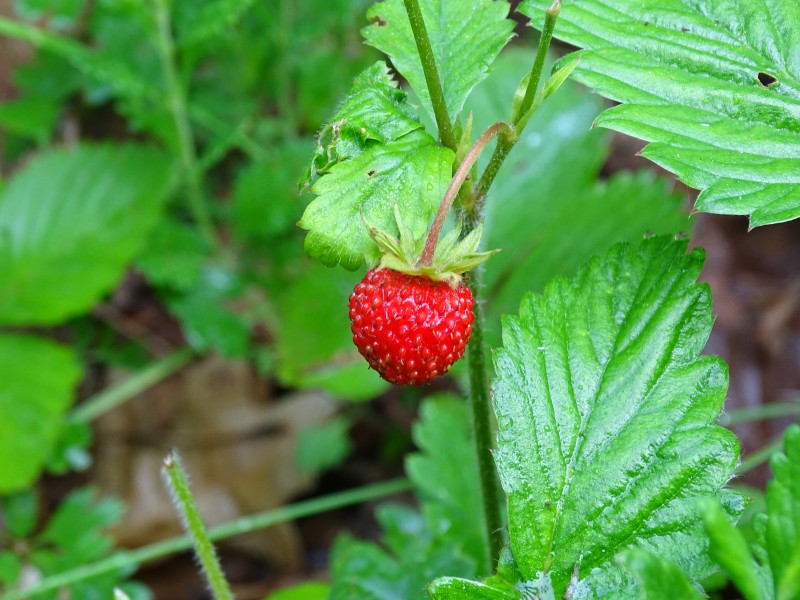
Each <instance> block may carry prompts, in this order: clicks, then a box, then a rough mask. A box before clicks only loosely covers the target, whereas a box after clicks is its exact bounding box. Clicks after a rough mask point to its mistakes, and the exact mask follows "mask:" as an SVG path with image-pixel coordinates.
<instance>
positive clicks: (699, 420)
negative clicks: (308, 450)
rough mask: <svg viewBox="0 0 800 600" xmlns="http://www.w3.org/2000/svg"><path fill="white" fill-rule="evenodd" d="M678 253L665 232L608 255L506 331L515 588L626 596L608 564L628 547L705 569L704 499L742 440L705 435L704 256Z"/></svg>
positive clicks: (512, 319) (708, 362)
mask: <svg viewBox="0 0 800 600" xmlns="http://www.w3.org/2000/svg"><path fill="white" fill-rule="evenodd" d="M685 252H686V243H685V242H675V241H671V240H670V239H669V238H665V237H657V238H650V239H646V240H645V241H644V242H642V243H641V244H639V245H631V244H620V245H617V246H615V247H613V248H612V249H611V250H610V251H609V252H608V253H607V254H606V255H605V256H602V257H598V258H595V259H593V260H592V261H590V262H589V264H588V265H586V266H585V267H584V268H583V269H582V270H581V271H580V272H579V273H578V275H577V276H576V277H575V278H573V279H571V280H566V279H556V280H554V281H551V282H550V283H549V284H548V285H547V287H546V288H545V291H544V293H543V294H541V295H533V294H531V295H528V296H526V297H525V298H524V299H523V301H522V305H521V308H520V313H519V316H508V317H506V318H505V319H504V321H503V348H502V349H500V350H499V351H498V352H497V353H496V355H495V367H496V371H497V379H496V380H495V383H494V404H495V412H496V415H497V421H498V427H499V437H498V450H497V452H496V457H497V464H498V468H499V471H500V475H501V479H502V482H503V487H504V489H505V491H506V493H507V495H508V507H509V529H510V535H511V550H512V552H513V554H514V558H515V560H516V564H517V567H518V569H519V572H520V574H521V576H522V578H523V580H524V581H525V582H531V581H535V580H537V579H538V578H539V577H540V576H541V575H542V574H548V575H549V576H550V577H551V578H552V585H553V590H554V594H555V597H561V596H563V594H564V593H565V591H566V589H567V586H570V588H571V590H572V592H571V594H572V597H573V598H620V599H621V598H630V597H631V594H632V593H634V586H635V584H634V582H633V581H632V580H631V579H630V577H629V576H628V575H627V573H626V572H625V571H623V570H622V569H621V567H620V566H619V565H618V564H617V563H616V562H615V561H614V557H615V555H617V554H618V553H619V552H621V551H623V550H626V549H632V548H637V547H638V548H647V549H650V550H653V551H656V552H658V554H659V555H661V556H662V557H664V558H666V559H669V560H671V561H673V562H676V563H677V564H678V565H679V566H680V567H681V568H682V569H684V570H685V571H686V572H687V573H688V574H689V576H690V577H691V578H692V579H699V578H701V577H703V576H705V575H707V574H708V573H709V572H710V571H711V569H712V565H711V563H710V560H709V558H708V556H707V552H706V540H705V537H704V535H703V531H702V525H701V522H700V518H699V510H698V500H699V499H700V498H702V497H703V496H707V495H714V494H717V493H718V492H719V489H720V488H721V487H722V486H723V485H724V484H725V483H726V482H727V480H728V479H729V478H730V476H731V474H732V472H733V468H734V466H735V464H736V461H737V458H738V443H737V441H736V439H735V437H734V436H733V435H732V434H731V433H730V432H729V431H727V430H725V429H723V428H721V427H718V426H715V425H713V424H712V423H713V422H714V421H715V420H716V418H717V416H718V414H719V411H720V409H721V407H722V402H723V399H724V396H725V390H726V386H727V371H726V367H725V364H724V363H723V362H722V361H720V360H719V359H717V358H713V357H708V356H700V352H701V351H702V349H703V346H704V345H705V342H706V339H707V338H708V334H709V332H710V329H711V322H712V318H711V302H710V296H709V292H708V288H707V287H706V286H704V285H698V284H696V283H695V279H696V277H697V275H698V273H699V271H700V268H701V266H702V262H703V254H702V252H701V251H699V250H695V251H693V252H692V253H690V254H688V255H686V254H685ZM724 500H725V503H726V505H727V506H728V509H729V510H730V511H736V510H737V509H738V508H739V507H738V506H737V500H738V498H737V497H735V496H733V495H727V494H726V495H724ZM464 597H469V596H464Z"/></svg>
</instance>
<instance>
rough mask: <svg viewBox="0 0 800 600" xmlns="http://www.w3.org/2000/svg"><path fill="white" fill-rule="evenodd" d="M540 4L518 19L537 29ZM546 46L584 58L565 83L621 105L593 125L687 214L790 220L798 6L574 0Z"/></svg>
mask: <svg viewBox="0 0 800 600" xmlns="http://www.w3.org/2000/svg"><path fill="white" fill-rule="evenodd" d="M549 5H550V0H525V1H524V2H523V3H522V4H521V5H520V7H519V10H520V11H521V12H523V13H524V14H526V15H528V16H530V17H531V18H532V20H533V23H534V25H536V26H537V27H541V24H542V21H543V14H544V13H543V11H544V9H545V8H547V7H548V6H549ZM555 35H556V37H558V38H560V39H562V40H564V41H566V42H568V43H570V44H573V45H576V46H578V47H581V48H585V50H584V51H582V52H581V59H580V62H579V64H578V67H577V69H576V70H575V76H576V77H577V78H578V79H579V80H580V81H581V82H583V83H585V84H586V85H588V86H590V87H592V88H594V89H595V90H597V91H598V92H599V93H600V94H602V95H604V96H607V97H609V98H611V99H613V100H616V101H619V102H621V103H622V105H621V106H617V107H615V108H612V109H610V110H609V111H607V112H605V113H604V114H603V115H601V116H600V117H599V118H598V120H597V123H598V124H599V125H602V126H604V127H610V128H612V129H616V130H618V131H622V132H624V133H628V134H630V135H633V136H636V137H639V138H642V139H645V140H647V141H649V142H652V143H651V144H650V145H649V146H647V147H646V148H645V149H644V151H643V152H642V153H643V154H644V155H645V156H646V157H648V158H650V159H651V160H653V161H654V162H656V163H657V164H659V165H661V166H663V167H664V168H666V169H668V170H669V171H671V172H673V173H675V174H676V175H677V176H678V177H679V178H680V179H681V180H683V181H684V182H686V183H687V184H688V185H690V186H692V187H695V188H697V189H700V190H702V192H701V194H700V196H699V198H698V200H697V204H696V209H697V210H701V211H705V212H713V213H721V214H737V215H749V216H750V223H751V225H752V226H754V227H755V226H759V225H766V224H769V223H777V222H781V221H787V220H789V219H794V218H797V217H798V216H800V176H798V172H800V118H799V116H800V53H798V51H797V48H798V47H800V4H798V3H797V2H795V0H764V1H763V2H728V1H726V0H706V1H698V0H646V1H641V0H621V1H620V2H608V1H606V0H574V1H571V2H565V3H564V6H563V9H562V11H561V14H560V16H559V20H558V23H557V24H556V30H555Z"/></svg>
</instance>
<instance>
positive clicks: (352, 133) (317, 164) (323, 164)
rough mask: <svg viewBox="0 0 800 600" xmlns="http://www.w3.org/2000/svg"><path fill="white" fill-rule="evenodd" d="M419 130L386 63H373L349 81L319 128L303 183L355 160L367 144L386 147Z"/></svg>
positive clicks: (411, 111)
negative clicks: (335, 107) (347, 90)
mask: <svg viewBox="0 0 800 600" xmlns="http://www.w3.org/2000/svg"><path fill="white" fill-rule="evenodd" d="M420 128H422V124H421V123H420V122H419V121H418V120H417V116H416V111H415V110H414V109H413V108H412V107H411V105H410V104H408V96H407V94H406V93H405V92H404V91H403V90H401V89H399V88H398V87H397V82H395V81H394V80H393V79H392V77H391V74H390V73H389V67H388V66H386V63H385V62H382V61H379V62H376V63H375V64H373V65H372V66H371V67H369V68H367V69H365V70H364V71H363V72H362V73H361V74H360V75H358V77H356V78H355V79H354V80H353V87H352V88H351V89H350V93H349V94H348V95H347V96H346V97H345V99H344V101H343V102H342V104H341V106H340V107H339V109H338V110H337V111H336V113H335V114H334V115H333V117H331V119H330V120H329V121H328V124H327V125H325V127H323V129H322V132H321V133H320V134H319V137H318V139H317V147H316V150H315V151H314V158H313V160H312V164H311V170H310V172H309V174H308V176H307V177H306V178H305V179H304V180H303V183H306V184H307V183H309V182H310V181H311V178H312V176H316V175H317V174H323V173H326V172H327V171H329V170H330V168H331V167H332V166H333V165H335V164H336V163H337V162H340V161H343V160H347V159H349V158H354V157H356V156H358V155H359V154H361V153H362V152H363V151H364V150H366V149H367V147H368V146H369V145H370V144H372V145H374V144H375V143H376V142H377V143H380V144H388V143H389V142H392V141H395V140H398V139H400V138H401V137H403V136H404V135H407V134H409V133H411V132H412V131H415V130H417V129H420Z"/></svg>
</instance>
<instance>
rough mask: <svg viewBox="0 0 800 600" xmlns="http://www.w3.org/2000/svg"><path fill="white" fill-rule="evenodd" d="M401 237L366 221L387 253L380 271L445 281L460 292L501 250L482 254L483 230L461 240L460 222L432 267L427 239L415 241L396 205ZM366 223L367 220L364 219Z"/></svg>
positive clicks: (438, 248) (438, 249) (440, 246)
mask: <svg viewBox="0 0 800 600" xmlns="http://www.w3.org/2000/svg"><path fill="white" fill-rule="evenodd" d="M394 216H395V220H396V221H397V229H398V231H399V237H395V236H393V235H391V234H389V233H387V232H385V231H383V230H382V229H380V228H378V227H376V226H374V225H371V224H370V223H369V222H367V220H366V219H364V224H365V225H366V227H367V231H368V232H369V235H370V237H371V238H372V240H373V241H374V242H375V243H376V244H377V245H378V248H380V250H381V252H382V253H383V256H382V258H381V259H380V261H379V263H378V267H377V268H379V269H392V270H394V271H399V272H400V273H406V274H408V275H422V276H425V277H427V278H429V279H432V280H434V281H444V282H446V283H447V284H448V285H450V287H452V288H456V287H458V286H459V285H461V284H462V283H463V274H464V273H466V272H467V271H471V270H472V269H474V268H475V267H477V266H478V265H480V264H481V263H483V262H485V261H486V260H488V259H489V257H491V256H492V255H493V254H496V253H497V252H499V251H500V250H499V249H498V250H490V251H488V252H478V246H479V245H480V242H481V233H482V231H483V227H482V226H480V225H479V226H478V227H476V228H475V229H473V230H472V231H470V232H469V233H468V234H467V235H465V236H464V237H463V238H462V237H461V231H462V225H461V222H459V223H458V224H457V225H456V226H455V227H454V228H453V229H451V230H450V231H449V232H448V233H447V234H446V235H445V236H444V237H443V238H442V239H441V240H439V242H438V243H437V244H436V249H435V250H434V253H433V258H432V260H431V264H429V265H428V264H422V260H421V257H422V251H423V248H424V245H425V239H424V238H415V237H414V236H413V235H412V234H411V231H410V230H409V229H408V227H407V226H406V224H405V222H404V221H403V217H402V216H401V215H400V209H399V208H398V206H397V204H395V205H394ZM362 219H363V216H362Z"/></svg>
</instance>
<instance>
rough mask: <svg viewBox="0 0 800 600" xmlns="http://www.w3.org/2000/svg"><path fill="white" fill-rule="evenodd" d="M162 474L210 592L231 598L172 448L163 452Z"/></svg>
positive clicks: (225, 599) (224, 599)
mask: <svg viewBox="0 0 800 600" xmlns="http://www.w3.org/2000/svg"><path fill="white" fill-rule="evenodd" d="M162 473H163V474H164V480H165V481H166V482H167V486H168V487H169V488H170V491H171V492H172V501H173V503H174V504H175V508H176V509H177V510H178V512H179V513H180V515H181V521H182V522H183V528H184V529H185V530H186V532H187V533H188V534H189V536H190V537H191V538H192V542H193V545H194V551H195V553H196V554H197V558H198V560H199V561H200V566H201V568H202V570H203V573H204V574H205V576H206V580H207V581H208V585H209V586H210V587H211V593H212V595H213V596H214V598H216V600H233V593H232V592H231V588H230V585H228V580H227V579H225V574H224V573H223V572H222V565H220V564H219V558H217V553H216V552H215V551H214V544H212V543H211V539H210V538H209V537H208V532H206V527H205V525H204V524H203V519H202V517H201V516H200V511H199V510H197V503H196V502H195V500H194V496H192V490H191V489H189V480H188V478H187V476H186V471H185V470H184V468H183V465H182V464H181V459H180V456H178V453H177V452H176V451H174V450H173V451H172V452H170V453H169V455H167V458H166V459H165V460H164V467H163V468H162Z"/></svg>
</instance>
